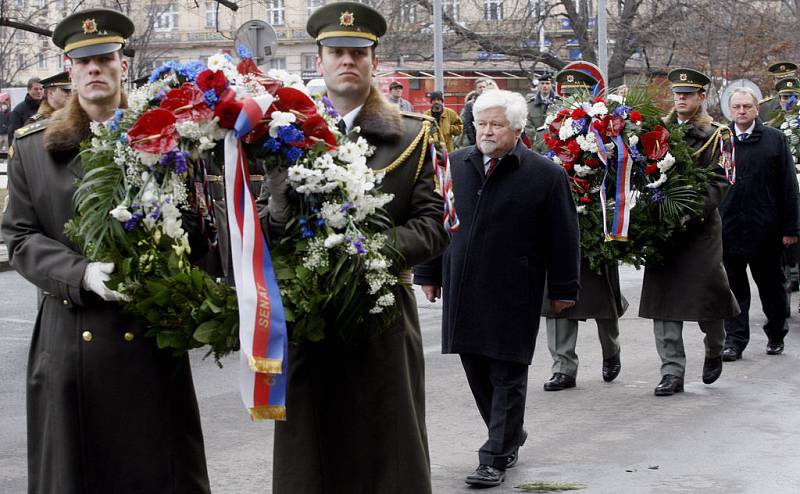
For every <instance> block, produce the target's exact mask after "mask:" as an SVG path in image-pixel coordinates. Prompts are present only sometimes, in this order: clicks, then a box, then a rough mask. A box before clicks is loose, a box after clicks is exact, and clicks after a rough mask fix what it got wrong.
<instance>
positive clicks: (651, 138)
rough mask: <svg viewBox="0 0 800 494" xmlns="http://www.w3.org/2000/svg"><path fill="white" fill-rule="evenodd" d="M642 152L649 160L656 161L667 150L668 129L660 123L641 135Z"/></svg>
mask: <svg viewBox="0 0 800 494" xmlns="http://www.w3.org/2000/svg"><path fill="white" fill-rule="evenodd" d="M642 148H643V149H644V154H645V156H647V158H648V159H650V160H651V161H658V160H660V159H661V158H663V157H664V155H665V154H667V151H669V131H668V130H667V129H665V128H664V127H662V126H661V125H658V126H656V128H655V129H653V130H651V131H650V132H645V133H644V135H642Z"/></svg>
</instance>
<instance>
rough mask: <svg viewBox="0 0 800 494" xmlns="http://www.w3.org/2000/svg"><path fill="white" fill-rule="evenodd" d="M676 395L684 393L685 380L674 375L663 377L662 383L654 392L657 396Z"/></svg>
mask: <svg viewBox="0 0 800 494" xmlns="http://www.w3.org/2000/svg"><path fill="white" fill-rule="evenodd" d="M675 393H683V378H682V377H678V376H673V375H672V374H667V375H666V376H664V377H662V378H661V382H660V383H658V386H656V389H655V391H653V394H655V395H656V396H672V395H674V394H675Z"/></svg>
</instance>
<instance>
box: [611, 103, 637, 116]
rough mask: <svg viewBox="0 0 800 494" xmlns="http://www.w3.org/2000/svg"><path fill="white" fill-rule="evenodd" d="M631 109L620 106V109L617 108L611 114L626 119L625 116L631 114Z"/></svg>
mask: <svg viewBox="0 0 800 494" xmlns="http://www.w3.org/2000/svg"><path fill="white" fill-rule="evenodd" d="M631 109H632V108H631V107H630V106H626V105H619V106H618V107H616V108H615V109H614V111H612V112H611V114H612V115H614V116H617V117H623V118H624V117H625V115H628V114H630V112H631Z"/></svg>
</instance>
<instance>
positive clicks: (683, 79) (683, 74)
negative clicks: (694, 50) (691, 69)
mask: <svg viewBox="0 0 800 494" xmlns="http://www.w3.org/2000/svg"><path fill="white" fill-rule="evenodd" d="M680 80H682V81H687V80H689V74H686V73H681V75H680Z"/></svg>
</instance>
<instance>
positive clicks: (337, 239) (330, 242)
mask: <svg viewBox="0 0 800 494" xmlns="http://www.w3.org/2000/svg"><path fill="white" fill-rule="evenodd" d="M342 242H344V235H342V234H341V233H334V234H332V235H328V237H327V238H326V239H325V244H324V245H325V248H326V249H332V248H333V247H336V246H337V245H339V244H341V243H342Z"/></svg>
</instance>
